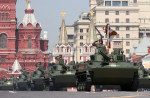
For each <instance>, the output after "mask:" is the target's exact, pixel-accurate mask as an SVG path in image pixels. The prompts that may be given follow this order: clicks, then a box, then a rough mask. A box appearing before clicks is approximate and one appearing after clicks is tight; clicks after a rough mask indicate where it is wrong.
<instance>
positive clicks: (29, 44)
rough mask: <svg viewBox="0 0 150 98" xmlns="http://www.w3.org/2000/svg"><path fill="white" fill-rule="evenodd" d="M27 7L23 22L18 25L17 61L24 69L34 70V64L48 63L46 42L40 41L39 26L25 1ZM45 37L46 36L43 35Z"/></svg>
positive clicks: (29, 5) (29, 4) (32, 10)
mask: <svg viewBox="0 0 150 98" xmlns="http://www.w3.org/2000/svg"><path fill="white" fill-rule="evenodd" d="M26 3H27V6H26V9H25V15H24V18H23V20H22V21H21V22H20V23H19V27H18V32H17V37H18V40H17V42H18V52H17V59H18V61H19V62H20V64H21V65H22V66H24V67H26V68H30V69H35V66H34V65H35V64H36V63H37V62H41V63H42V65H44V66H47V65H48V63H49V53H48V52H47V50H48V40H47V39H46V38H45V39H44V40H43V39H40V35H41V30H42V29H41V25H40V23H39V22H37V20H36V18H35V16H34V9H32V8H31V1H30V0H26ZM45 37H46V35H45Z"/></svg>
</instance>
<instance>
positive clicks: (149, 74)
mask: <svg viewBox="0 0 150 98" xmlns="http://www.w3.org/2000/svg"><path fill="white" fill-rule="evenodd" d="M139 88H150V69H148V70H146V69H143V77H140V78H139Z"/></svg>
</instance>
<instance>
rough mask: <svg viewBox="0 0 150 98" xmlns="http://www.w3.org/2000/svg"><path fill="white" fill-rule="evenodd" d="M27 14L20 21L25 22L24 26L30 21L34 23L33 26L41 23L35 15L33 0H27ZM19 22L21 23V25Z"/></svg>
mask: <svg viewBox="0 0 150 98" xmlns="http://www.w3.org/2000/svg"><path fill="white" fill-rule="evenodd" d="M26 7H27V8H26V10H25V15H24V17H23V20H22V21H21V22H20V24H23V26H24V27H26V26H27V25H28V24H29V23H31V24H32V25H33V27H36V24H39V23H38V22H37V20H36V18H35V16H34V10H33V9H32V8H31V0H27V5H26ZM20 24H19V25H20Z"/></svg>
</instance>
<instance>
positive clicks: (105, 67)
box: [76, 42, 138, 91]
mask: <svg viewBox="0 0 150 98" xmlns="http://www.w3.org/2000/svg"><path fill="white" fill-rule="evenodd" d="M94 44H95V42H94ZM94 46H96V47H97V48H96V50H95V54H94V55H91V56H90V58H91V60H90V61H87V62H81V63H79V64H77V71H76V77H77V90H78V91H90V89H91V85H120V87H121V90H122V91H136V90H137V88H138V66H137V65H136V64H132V63H127V62H126V60H125V55H124V54H123V51H120V50H115V51H114V52H112V53H111V54H109V55H107V52H106V48H105V46H104V45H103V44H102V43H100V44H99V46H97V45H94Z"/></svg>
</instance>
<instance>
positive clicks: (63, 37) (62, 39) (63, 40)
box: [58, 12, 68, 45]
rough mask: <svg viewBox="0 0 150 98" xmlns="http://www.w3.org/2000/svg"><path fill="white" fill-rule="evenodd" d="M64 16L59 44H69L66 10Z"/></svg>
mask: <svg viewBox="0 0 150 98" xmlns="http://www.w3.org/2000/svg"><path fill="white" fill-rule="evenodd" d="M62 16H63V19H62V24H61V30H60V34H59V41H58V44H59V45H62V44H64V45H67V44H68V35H67V30H66V24H65V19H64V16H65V12H62Z"/></svg>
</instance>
